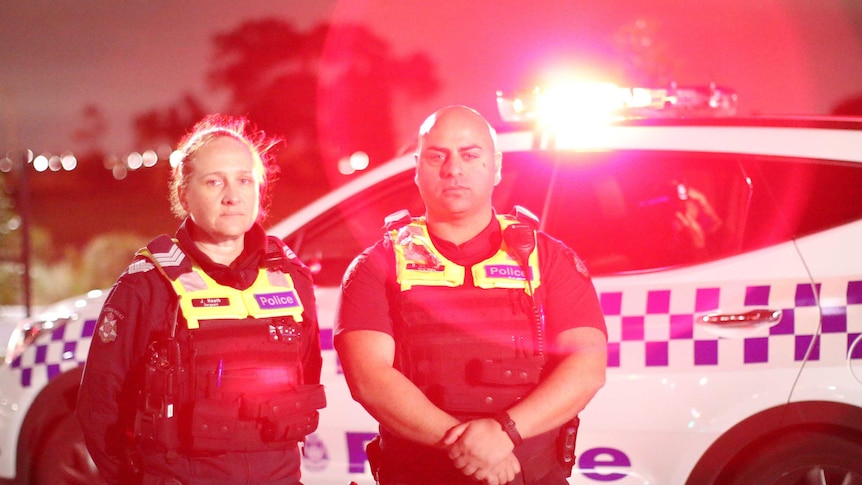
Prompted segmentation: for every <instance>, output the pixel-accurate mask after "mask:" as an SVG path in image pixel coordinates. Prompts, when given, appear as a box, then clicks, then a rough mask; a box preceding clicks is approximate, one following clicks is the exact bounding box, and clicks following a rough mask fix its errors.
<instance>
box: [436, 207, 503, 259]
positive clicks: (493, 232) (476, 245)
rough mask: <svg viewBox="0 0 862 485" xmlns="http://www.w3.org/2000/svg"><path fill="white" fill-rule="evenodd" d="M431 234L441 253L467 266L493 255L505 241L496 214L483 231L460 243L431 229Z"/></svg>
mask: <svg viewBox="0 0 862 485" xmlns="http://www.w3.org/2000/svg"><path fill="white" fill-rule="evenodd" d="M429 235H430V236H431V243H432V244H434V247H435V248H437V250H438V251H440V254H442V255H443V256H445V257H446V259H448V260H450V261H452V262H454V263H455V264H457V265H459V266H464V267H467V268H469V267H471V266H473V265H474V264H476V263H478V262H480V261H484V260H486V259H488V258H490V257H491V256H493V255H494V253H496V252H497V250H498V249H500V246H501V245H502V243H503V231H502V230H501V229H500V223H499V222H498V221H497V217H496V214H495V215H494V217H492V218H491V222H489V223H488V225H487V226H485V229H482V232H480V233H479V234H477V235H476V236H475V237H474V238H473V239H470V240H469V241H467V242H465V243H463V244H460V245H457V244H454V243H451V242H449V241H446V240H444V239H440V238H438V237H436V236H434V234H431V232H430V231H429Z"/></svg>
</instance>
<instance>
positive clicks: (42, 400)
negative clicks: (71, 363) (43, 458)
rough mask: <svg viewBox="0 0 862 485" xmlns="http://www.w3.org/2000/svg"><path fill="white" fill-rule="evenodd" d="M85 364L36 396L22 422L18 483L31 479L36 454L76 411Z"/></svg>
mask: <svg viewBox="0 0 862 485" xmlns="http://www.w3.org/2000/svg"><path fill="white" fill-rule="evenodd" d="M83 371H84V367H83V366H78V367H75V368H74V369H70V370H68V371H66V372H64V373H62V374H60V375H59V376H56V377H54V378H53V379H51V381H50V382H48V384H47V385H46V386H45V388H44V389H42V390H41V391H40V392H39V394H38V395H37V396H36V399H34V400H33V404H32V405H31V406H30V409H29V410H28V411H27V415H26V417H25V418H24V421H23V423H22V425H21V432H20V434H19V439H18V449H17V454H16V460H15V468H16V470H15V475H16V482H17V483H30V480H31V477H32V473H31V472H32V467H33V466H34V464H35V463H36V460H35V457H36V456H37V453H39V450H40V448H41V447H42V446H43V444H44V441H45V439H46V437H47V433H48V432H49V431H50V430H51V429H52V428H53V427H54V426H56V425H57V423H58V422H59V421H60V420H61V419H62V418H63V417H65V416H68V415H70V414H74V413H75V409H76V407H77V406H76V401H77V398H78V387H79V386H80V383H81V376H82V375H83Z"/></svg>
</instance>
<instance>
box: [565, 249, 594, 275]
mask: <svg viewBox="0 0 862 485" xmlns="http://www.w3.org/2000/svg"><path fill="white" fill-rule="evenodd" d="M568 252H569V255H570V256H571V257H572V259H573V260H574V262H575V268H576V269H577V270H578V273H581V275H582V276H583V277H584V278H589V277H590V271H589V270H588V269H587V265H586V264H584V261H583V260H582V259H581V258H580V256H578V255H577V253H575V251H574V250H572V249H570V250H569V251H568Z"/></svg>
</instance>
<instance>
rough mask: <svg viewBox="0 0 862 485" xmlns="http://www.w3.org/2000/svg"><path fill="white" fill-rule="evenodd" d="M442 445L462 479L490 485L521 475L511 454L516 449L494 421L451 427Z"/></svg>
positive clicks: (474, 422) (517, 463)
mask: <svg viewBox="0 0 862 485" xmlns="http://www.w3.org/2000/svg"><path fill="white" fill-rule="evenodd" d="M443 445H444V446H445V447H446V449H447V451H448V453H449V458H450V459H451V460H452V463H453V464H454V465H455V467H456V468H458V469H459V470H461V472H462V473H464V475H467V476H469V477H472V478H474V479H476V480H478V481H482V482H485V483H487V484H489V485H499V484H504V483H507V482H509V481H511V480H512V479H513V478H515V475H516V474H518V472H520V471H521V465H520V463H519V462H518V459H517V458H515V455H513V454H512V450H513V449H514V448H515V446H514V445H513V444H512V441H511V440H510V439H509V436H508V435H507V434H506V432H505V431H503V429H502V428H501V427H500V423H498V422H497V421H495V420H493V419H490V418H483V419H476V420H473V421H467V422H466V423H461V424H458V425H457V426H454V427H452V428H451V429H449V431H447V432H446V435H445V436H444V437H443Z"/></svg>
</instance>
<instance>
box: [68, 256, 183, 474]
mask: <svg viewBox="0 0 862 485" xmlns="http://www.w3.org/2000/svg"><path fill="white" fill-rule="evenodd" d="M152 273H155V271H152ZM164 285H165V283H164V282H162V281H161V280H160V278H159V277H158V276H155V275H149V277H148V275H144V274H134V275H128V274H124V275H123V276H122V277H121V278H120V279H119V281H118V282H117V283H116V284H115V285H114V287H113V288H112V289H111V292H110V294H109V295H108V298H107V300H106V301H105V304H104V306H103V307H102V311H101V313H100V315H99V320H98V322H97V324H96V330H95V334H94V335H93V338H92V341H91V343H90V350H89V354H88V356H87V362H86V367H85V369H84V375H83V378H82V380H81V387H80V390H79V393H78V403H77V417H78V420H79V422H80V424H81V429H82V430H83V433H84V440H85V443H86V445H87V449H88V450H89V452H90V455H91V456H92V458H93V461H94V462H95V464H96V466H97V467H98V468H99V472H100V473H101V474H102V476H103V477H104V478H105V479H106V480H107V481H108V483H123V482H124V481H125V480H124V473H125V472H126V471H127V470H126V467H125V464H126V457H127V456H128V453H129V452H130V450H131V449H132V448H131V437H132V434H133V429H134V418H135V413H136V410H137V403H138V393H139V390H140V388H141V386H142V382H143V378H142V373H143V367H142V358H143V356H144V355H145V353H146V349H147V346H148V345H149V342H151V341H152V340H153V328H154V327H156V328H164V327H165V325H166V324H165V321H166V316H167V314H168V313H169V310H168V308H169V307H171V303H170V298H169V295H168V293H167V290H166V288H165V286H164ZM174 300H175V299H174Z"/></svg>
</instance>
